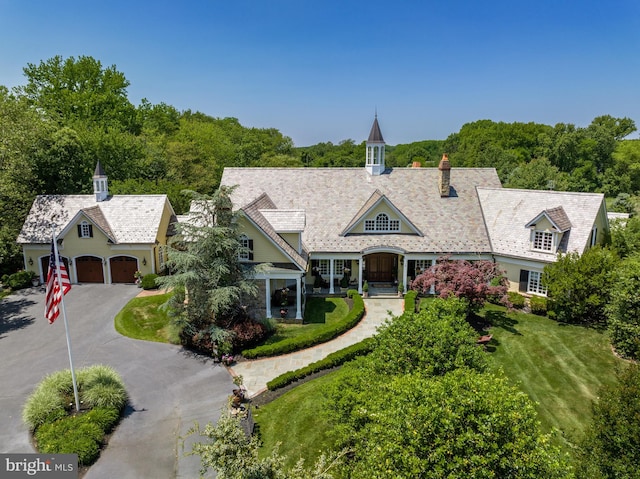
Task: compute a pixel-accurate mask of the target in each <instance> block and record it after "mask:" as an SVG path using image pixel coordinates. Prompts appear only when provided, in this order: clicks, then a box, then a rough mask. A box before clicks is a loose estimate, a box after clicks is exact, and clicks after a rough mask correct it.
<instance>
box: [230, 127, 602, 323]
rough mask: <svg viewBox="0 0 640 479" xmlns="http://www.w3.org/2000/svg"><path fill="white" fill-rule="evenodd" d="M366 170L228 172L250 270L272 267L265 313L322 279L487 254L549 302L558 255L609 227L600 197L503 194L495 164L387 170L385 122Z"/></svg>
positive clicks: (407, 273) (394, 274)
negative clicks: (544, 281) (281, 295)
mask: <svg viewBox="0 0 640 479" xmlns="http://www.w3.org/2000/svg"><path fill="white" fill-rule="evenodd" d="M363 160H364V167H363V168H225V170H224V173H223V175H222V181H221V183H222V184H223V185H226V186H236V188H235V190H234V191H233V194H232V200H233V204H234V208H235V209H236V210H237V211H239V212H240V214H241V219H240V222H241V228H242V230H243V232H244V237H243V242H244V245H245V247H246V253H243V255H242V258H241V259H242V260H243V261H246V262H247V263H263V264H264V263H267V264H268V265H269V266H268V267H267V268H266V269H264V270H263V272H261V273H260V274H259V275H258V277H257V278H256V279H257V280H258V282H259V285H260V286H261V287H262V293H261V298H263V301H262V306H261V308H260V309H261V313H264V314H265V315H266V316H267V317H270V316H271V314H272V313H271V311H272V309H273V308H274V306H275V305H274V304H272V303H273V300H274V297H275V296H274V292H276V291H277V290H278V289H282V288H284V287H287V288H289V289H290V291H291V292H295V306H293V305H292V308H294V309H295V317H296V318H297V319H301V318H302V312H303V302H304V297H305V293H306V292H307V291H308V290H309V289H310V288H311V286H312V284H313V283H314V279H315V276H316V275H317V274H319V275H321V276H322V278H323V280H324V281H325V282H326V284H325V286H326V288H325V290H324V292H326V293H329V294H333V293H337V292H339V280H340V279H341V278H342V277H343V276H345V274H346V276H347V277H349V278H350V281H351V287H354V288H356V289H358V290H359V291H360V292H362V286H363V283H364V281H365V280H366V281H368V283H369V284H372V285H375V284H394V283H396V282H400V283H402V284H403V285H404V286H405V288H406V287H407V285H409V284H410V282H411V280H412V279H413V278H414V277H415V276H416V274H417V273H418V272H419V271H420V270H424V269H425V268H428V267H430V266H431V265H432V264H433V263H434V261H436V259H437V258H439V257H441V256H444V255H450V256H451V258H452V259H467V260H477V259H486V260H492V261H495V262H497V263H499V265H500V266H501V267H502V268H503V269H504V270H505V271H506V273H507V277H508V279H509V283H510V287H511V289H512V290H516V291H522V292H523V293H528V294H537V295H544V294H545V293H546V291H545V290H544V288H543V287H542V285H541V283H540V275H541V273H542V270H543V268H544V266H545V265H546V264H548V263H550V262H553V261H555V259H556V256H557V254H558V253H559V252H562V253H566V252H570V251H577V252H579V253H582V252H584V251H585V249H587V248H589V247H590V246H593V245H595V244H597V243H601V242H602V241H603V239H604V237H605V233H606V232H607V230H608V222H607V214H606V208H605V203H604V197H603V195H602V194H595V193H571V192H558V191H537V190H536V191H534V190H515V189H506V188H502V185H501V183H500V180H499V179H498V175H497V173H496V171H495V169H493V168H452V167H451V165H450V163H449V160H448V159H447V156H446V155H445V156H443V158H442V161H441V162H440V165H439V167H438V168H411V167H408V168H387V167H386V166H385V143H384V140H383V137H382V133H381V130H380V126H379V124H378V120H377V118H376V119H375V120H374V122H373V126H372V128H371V133H370V135H369V139H368V141H367V143H366V158H363Z"/></svg>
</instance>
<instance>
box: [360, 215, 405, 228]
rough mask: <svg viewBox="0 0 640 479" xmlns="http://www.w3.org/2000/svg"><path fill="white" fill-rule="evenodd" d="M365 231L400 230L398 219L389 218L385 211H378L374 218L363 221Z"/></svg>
mask: <svg viewBox="0 0 640 479" xmlns="http://www.w3.org/2000/svg"><path fill="white" fill-rule="evenodd" d="M364 230H365V231H400V220H392V219H389V216H388V215H387V214H386V213H380V214H378V216H376V219H375V220H365V221H364Z"/></svg>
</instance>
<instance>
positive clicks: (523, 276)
mask: <svg viewBox="0 0 640 479" xmlns="http://www.w3.org/2000/svg"><path fill="white" fill-rule="evenodd" d="M528 285H529V271H528V270H526V269H521V270H520V286H519V288H518V291H520V292H521V293H526V292H527V286H528Z"/></svg>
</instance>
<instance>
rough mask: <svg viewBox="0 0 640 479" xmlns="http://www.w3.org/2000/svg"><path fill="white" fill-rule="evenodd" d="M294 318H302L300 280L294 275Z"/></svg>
mask: <svg viewBox="0 0 640 479" xmlns="http://www.w3.org/2000/svg"><path fill="white" fill-rule="evenodd" d="M296 319H302V280H301V279H300V276H297V277H296Z"/></svg>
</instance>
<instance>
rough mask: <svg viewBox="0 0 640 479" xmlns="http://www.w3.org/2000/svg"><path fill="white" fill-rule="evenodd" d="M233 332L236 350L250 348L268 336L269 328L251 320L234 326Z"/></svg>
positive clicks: (233, 342)
mask: <svg viewBox="0 0 640 479" xmlns="http://www.w3.org/2000/svg"><path fill="white" fill-rule="evenodd" d="M231 331H233V333H234V334H233V339H232V341H231V343H232V345H233V349H234V350H240V349H243V348H246V347H249V346H251V345H252V344H256V343H257V342H259V341H260V340H262V339H263V338H264V337H266V336H267V327H266V326H265V325H264V324H262V323H258V322H256V321H253V320H252V319H249V318H247V319H245V320H244V321H242V322H239V323H236V324H234V325H233V327H232V328H231Z"/></svg>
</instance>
